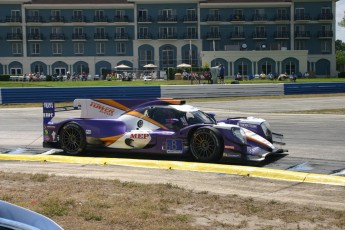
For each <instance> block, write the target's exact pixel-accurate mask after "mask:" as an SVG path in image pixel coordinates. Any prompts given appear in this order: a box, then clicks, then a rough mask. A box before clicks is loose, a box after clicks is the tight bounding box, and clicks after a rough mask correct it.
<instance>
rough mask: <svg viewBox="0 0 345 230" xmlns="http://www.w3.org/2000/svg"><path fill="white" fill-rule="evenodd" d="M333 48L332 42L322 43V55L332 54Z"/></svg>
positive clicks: (325, 41)
mask: <svg viewBox="0 0 345 230" xmlns="http://www.w3.org/2000/svg"><path fill="white" fill-rule="evenodd" d="M331 47H332V43H331V41H330V40H324V41H321V52H322V53H330V52H331V51H332V50H331Z"/></svg>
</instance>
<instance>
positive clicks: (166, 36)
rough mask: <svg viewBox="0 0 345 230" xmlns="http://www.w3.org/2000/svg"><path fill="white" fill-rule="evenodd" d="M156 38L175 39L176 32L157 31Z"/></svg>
mask: <svg viewBox="0 0 345 230" xmlns="http://www.w3.org/2000/svg"><path fill="white" fill-rule="evenodd" d="M158 39H163V40H164V39H177V34H176V33H171V34H167V33H158Z"/></svg>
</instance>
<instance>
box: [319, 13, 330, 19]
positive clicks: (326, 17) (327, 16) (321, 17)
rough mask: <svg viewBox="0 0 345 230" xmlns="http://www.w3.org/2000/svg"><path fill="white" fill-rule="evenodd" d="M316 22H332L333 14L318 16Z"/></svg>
mask: <svg viewBox="0 0 345 230" xmlns="http://www.w3.org/2000/svg"><path fill="white" fill-rule="evenodd" d="M318 20H323V21H325V20H333V14H332V13H328V14H319V17H318Z"/></svg>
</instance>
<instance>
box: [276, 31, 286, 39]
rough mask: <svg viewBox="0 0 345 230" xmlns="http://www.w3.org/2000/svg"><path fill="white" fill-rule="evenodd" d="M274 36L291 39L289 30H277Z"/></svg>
mask: <svg viewBox="0 0 345 230" xmlns="http://www.w3.org/2000/svg"><path fill="white" fill-rule="evenodd" d="M273 37H274V39H290V33H289V32H287V31H276V32H274V34H273Z"/></svg>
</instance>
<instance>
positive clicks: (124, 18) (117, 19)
mask: <svg viewBox="0 0 345 230" xmlns="http://www.w3.org/2000/svg"><path fill="white" fill-rule="evenodd" d="M114 22H126V23H128V22H129V18H128V16H127V15H124V16H114Z"/></svg>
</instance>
